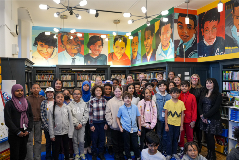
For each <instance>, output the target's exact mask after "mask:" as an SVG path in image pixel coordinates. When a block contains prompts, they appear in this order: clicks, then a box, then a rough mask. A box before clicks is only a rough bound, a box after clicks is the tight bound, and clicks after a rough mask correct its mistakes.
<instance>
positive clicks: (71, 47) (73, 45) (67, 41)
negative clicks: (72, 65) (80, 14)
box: [62, 35, 81, 57]
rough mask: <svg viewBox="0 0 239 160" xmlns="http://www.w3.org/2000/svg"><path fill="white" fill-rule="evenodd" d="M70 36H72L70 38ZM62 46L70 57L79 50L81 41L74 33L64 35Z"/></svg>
mask: <svg viewBox="0 0 239 160" xmlns="http://www.w3.org/2000/svg"><path fill="white" fill-rule="evenodd" d="M71 36H72V38H70V37H71ZM62 48H64V49H65V50H66V52H67V53H68V54H69V55H70V56H71V57H74V56H75V55H76V54H78V53H80V52H81V42H80V40H79V38H78V37H77V36H76V35H69V36H68V35H64V37H63V44H62Z"/></svg>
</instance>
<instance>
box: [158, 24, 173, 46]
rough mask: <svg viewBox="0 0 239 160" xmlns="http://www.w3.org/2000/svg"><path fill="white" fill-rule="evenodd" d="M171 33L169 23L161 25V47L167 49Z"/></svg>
mask: <svg viewBox="0 0 239 160" xmlns="http://www.w3.org/2000/svg"><path fill="white" fill-rule="evenodd" d="M171 34H172V29H171V24H167V25H165V26H163V27H162V29H161V35H160V39H161V43H162V48H163V49H167V47H168V46H169V41H170V38H171Z"/></svg>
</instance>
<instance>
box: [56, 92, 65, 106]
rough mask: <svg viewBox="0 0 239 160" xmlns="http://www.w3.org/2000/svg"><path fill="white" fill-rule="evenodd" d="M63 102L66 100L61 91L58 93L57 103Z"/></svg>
mask: <svg viewBox="0 0 239 160" xmlns="http://www.w3.org/2000/svg"><path fill="white" fill-rule="evenodd" d="M63 102H64V95H63V94H61V93H60V94H58V95H56V103H58V104H63Z"/></svg>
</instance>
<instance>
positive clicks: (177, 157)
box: [173, 154, 181, 160]
mask: <svg viewBox="0 0 239 160" xmlns="http://www.w3.org/2000/svg"><path fill="white" fill-rule="evenodd" d="M173 157H174V158H175V159H176V160H180V159H181V158H180V157H179V156H178V155H177V154H173Z"/></svg>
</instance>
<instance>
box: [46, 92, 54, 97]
mask: <svg viewBox="0 0 239 160" xmlns="http://www.w3.org/2000/svg"><path fill="white" fill-rule="evenodd" d="M46 96H47V98H49V99H52V98H53V96H54V93H53V92H47V93H46Z"/></svg>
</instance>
